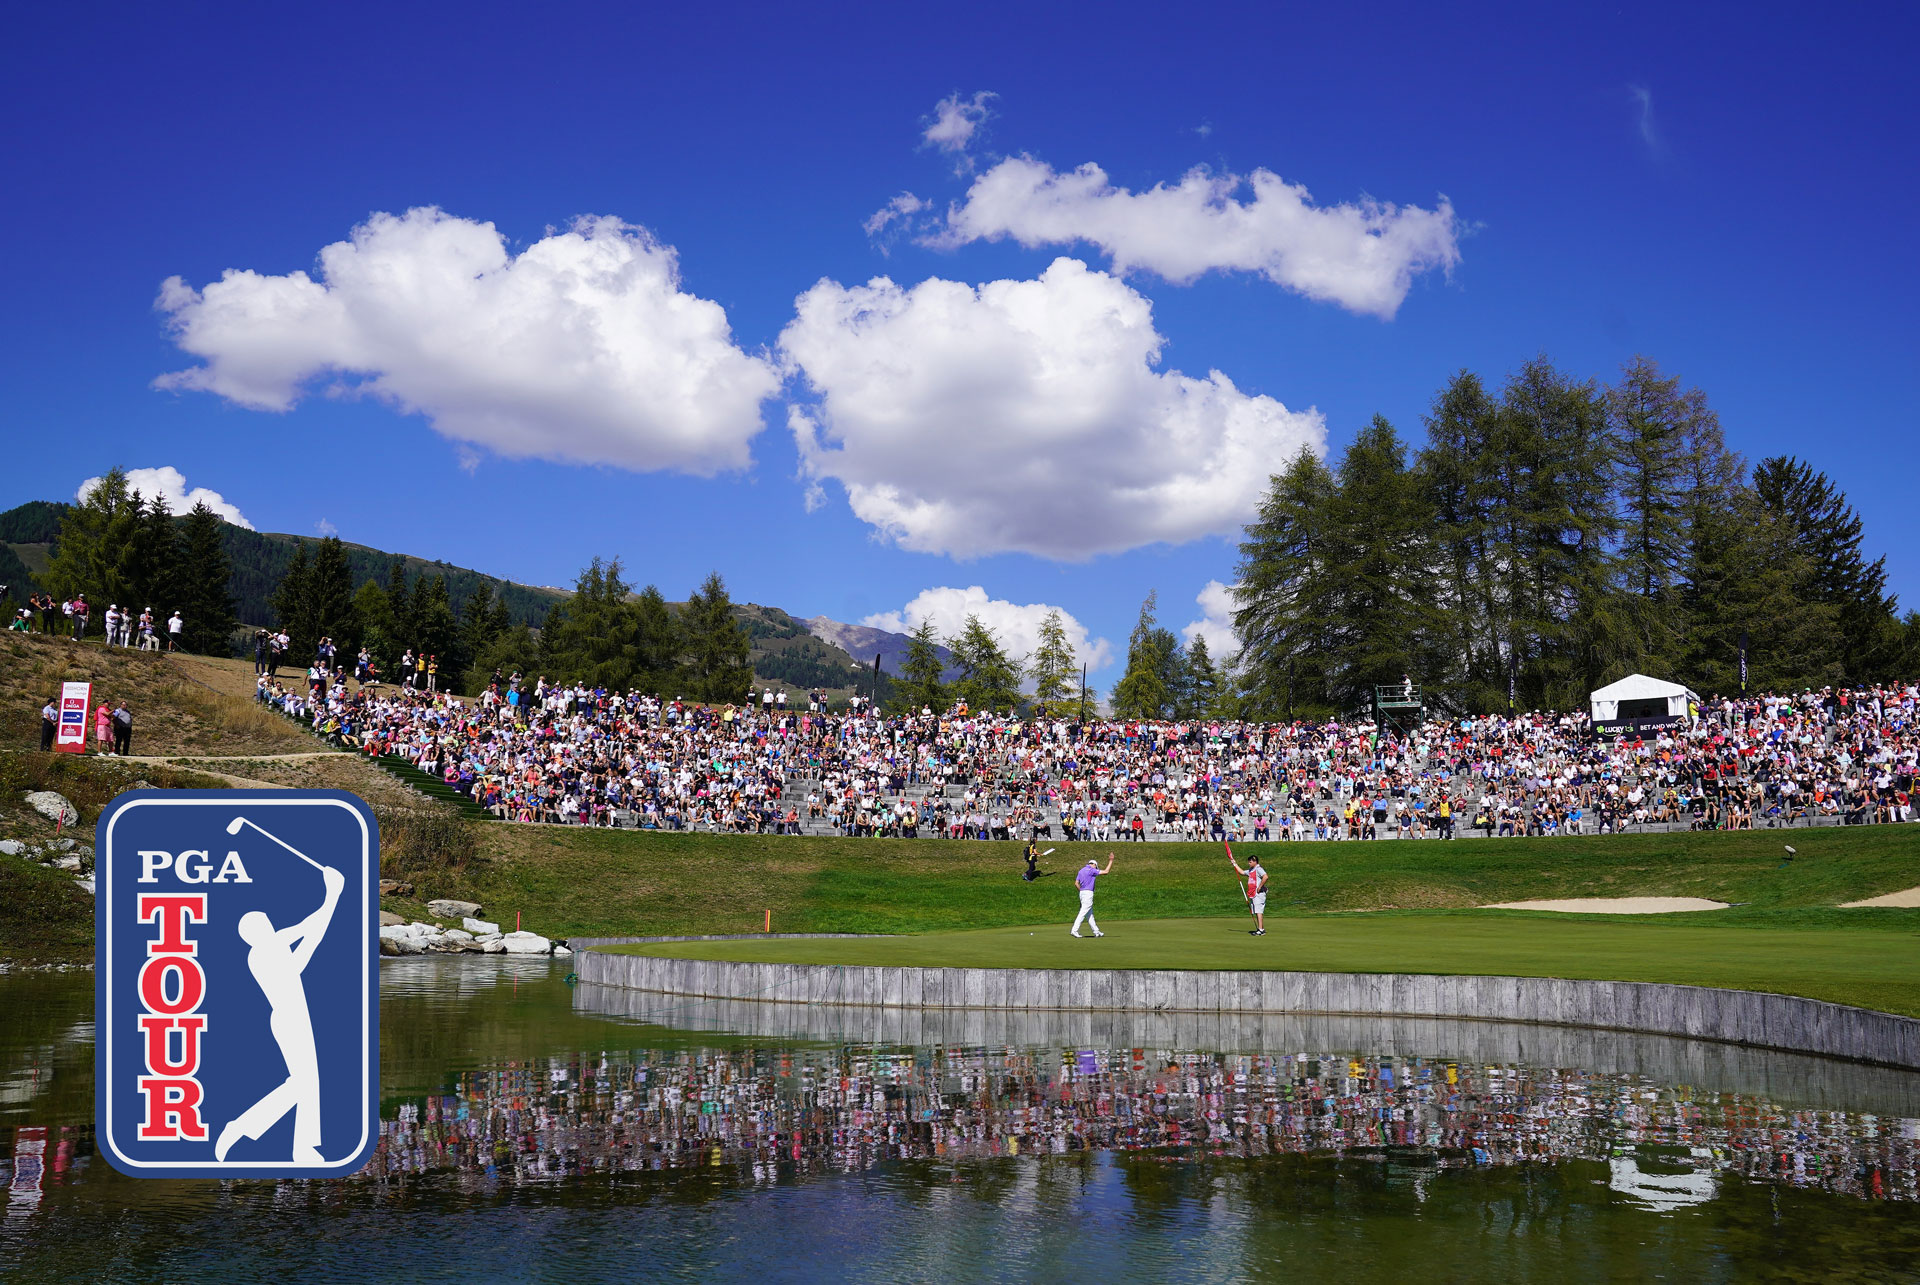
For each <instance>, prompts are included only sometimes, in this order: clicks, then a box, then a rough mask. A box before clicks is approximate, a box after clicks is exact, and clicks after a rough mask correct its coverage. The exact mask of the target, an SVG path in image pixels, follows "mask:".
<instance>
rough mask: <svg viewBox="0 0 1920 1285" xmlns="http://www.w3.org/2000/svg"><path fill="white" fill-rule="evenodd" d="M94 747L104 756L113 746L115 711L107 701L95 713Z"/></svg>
mask: <svg viewBox="0 0 1920 1285" xmlns="http://www.w3.org/2000/svg"><path fill="white" fill-rule="evenodd" d="M93 745H94V748H95V749H97V750H98V751H99V752H100V753H102V754H105V753H107V752H109V750H110V749H111V748H112V746H113V709H112V707H111V706H110V705H108V704H107V702H106V701H101V702H100V705H99V707H98V708H97V709H95V710H94V711H93Z"/></svg>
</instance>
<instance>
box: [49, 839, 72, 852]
mask: <svg viewBox="0 0 1920 1285" xmlns="http://www.w3.org/2000/svg"><path fill="white" fill-rule="evenodd" d="M79 846H80V841H79V840H78V839H50V840H48V841H47V847H48V849H50V850H51V851H54V852H72V851H73V850H74V849H75V848H77V847H79Z"/></svg>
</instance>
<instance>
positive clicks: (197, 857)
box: [94, 790, 380, 1178]
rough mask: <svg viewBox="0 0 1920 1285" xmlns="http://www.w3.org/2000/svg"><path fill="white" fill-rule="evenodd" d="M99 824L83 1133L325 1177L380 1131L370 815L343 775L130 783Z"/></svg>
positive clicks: (133, 1170) (126, 1159) (113, 1146)
mask: <svg viewBox="0 0 1920 1285" xmlns="http://www.w3.org/2000/svg"><path fill="white" fill-rule="evenodd" d="M95 834H96V835H97V836H98V838H97V842H96V844H95V860H94V879H95V892H96V901H95V911H94V913H95V933H96V958H97V962H96V967H95V974H96V976H95V986H96V988H97V993H96V996H95V1010H94V1011H95V1014H96V1018H97V1028H96V1039H95V1050H96V1053H95V1056H96V1059H97V1065H96V1075H95V1079H96V1090H95V1093H96V1098H95V1104H94V1106H95V1120H94V1124H95V1134H96V1138H97V1140H98V1144H99V1148H100V1150H101V1152H102V1153H103V1154H104V1155H105V1156H106V1157H107V1158H108V1160H109V1161H110V1162H111V1163H112V1165H113V1167H114V1168H116V1169H118V1170H120V1171H121V1172H123V1173H126V1174H130V1175H132V1176H134V1177H153V1178H236V1177H257V1178H325V1177H340V1176H343V1175H345V1174H349V1173H352V1172H354V1171H356V1170H357V1169H359V1168H360V1167H361V1165H363V1164H365V1163H366V1160H367V1157H368V1156H369V1155H370V1154H371V1152H372V1150H373V1145H374V1142H375V1141H376V1138H377V1131H378V1104H379V1083H380V1081H379V1032H380V1026H379V982H380V968H379V935H378V934H379V923H378V921H379V913H380V912H379V907H380V899H379V877H380V857H379V831H378V828H377V826H376V825H375V822H374V819H373V814H372V813H371V812H370V811H369V810H368V808H367V805H366V804H365V803H363V802H362V801H361V800H360V799H358V798H357V797H355V796H354V795H351V794H347V793H344V792H342V791H338V790H135V791H130V792H128V793H126V794H122V795H121V796H120V797H119V798H117V799H115V800H114V801H113V803H112V804H110V805H109V806H108V808H107V811H106V813H105V814H104V815H103V816H102V817H101V818H100V822H99V825H98V826H97V827H96V830H95Z"/></svg>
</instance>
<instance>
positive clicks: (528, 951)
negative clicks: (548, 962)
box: [500, 932, 553, 955]
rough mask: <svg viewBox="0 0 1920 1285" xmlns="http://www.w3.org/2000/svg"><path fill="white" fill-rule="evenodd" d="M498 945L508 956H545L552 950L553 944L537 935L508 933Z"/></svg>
mask: <svg viewBox="0 0 1920 1285" xmlns="http://www.w3.org/2000/svg"><path fill="white" fill-rule="evenodd" d="M500 944H501V945H502V946H503V947H504V948H505V949H506V952H507V953H508V954H509V955H545V954H547V953H549V952H550V951H552V950H553V943H552V942H550V941H548V940H547V939H546V938H545V937H542V936H541V935H540V934H539V933H526V932H514V933H508V934H506V935H505V936H503V937H502V938H501V939H500Z"/></svg>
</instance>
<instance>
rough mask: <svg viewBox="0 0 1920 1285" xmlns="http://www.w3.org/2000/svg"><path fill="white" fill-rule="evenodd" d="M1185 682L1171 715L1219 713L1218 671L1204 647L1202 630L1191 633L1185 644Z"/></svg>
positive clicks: (1188, 716) (1190, 716)
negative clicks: (1189, 640)
mask: <svg viewBox="0 0 1920 1285" xmlns="http://www.w3.org/2000/svg"><path fill="white" fill-rule="evenodd" d="M1186 661H1187V663H1186V667H1185V668H1186V678H1187V682H1186V686H1185V688H1184V690H1183V691H1182V693H1181V696H1182V700H1181V702H1180V704H1179V705H1178V706H1177V707H1176V708H1175V710H1174V717H1175V718H1182V719H1196V718H1218V717H1220V716H1221V712H1222V711H1221V707H1220V706H1221V700H1220V698H1221V682H1220V671H1219V669H1218V668H1216V667H1215V665H1214V663H1213V655H1212V653H1211V652H1210V651H1209V650H1208V649H1207V638H1206V635H1205V634H1195V635H1194V636H1193V641H1192V642H1190V643H1188V644H1187V657H1186Z"/></svg>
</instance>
